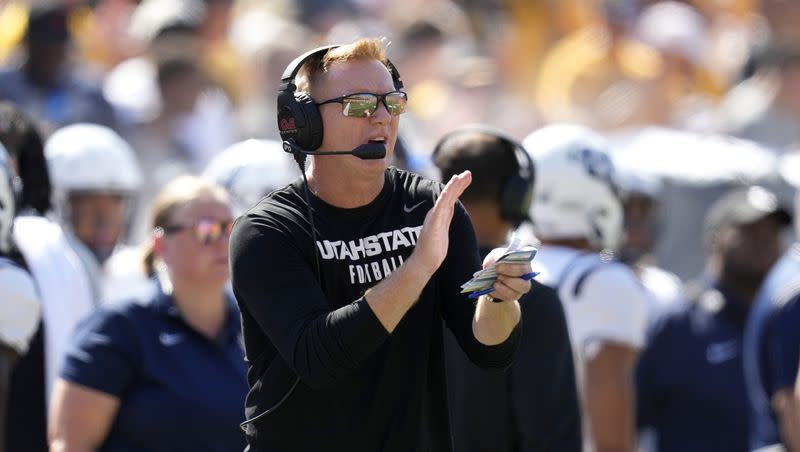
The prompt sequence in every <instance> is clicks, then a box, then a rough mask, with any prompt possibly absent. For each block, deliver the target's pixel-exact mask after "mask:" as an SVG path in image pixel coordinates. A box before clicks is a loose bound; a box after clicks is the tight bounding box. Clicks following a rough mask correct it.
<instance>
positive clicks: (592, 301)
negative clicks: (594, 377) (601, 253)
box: [568, 264, 647, 355]
mask: <svg viewBox="0 0 800 452" xmlns="http://www.w3.org/2000/svg"><path fill="white" fill-rule="evenodd" d="M590 271H591V273H590V274H588V275H586V277H585V281H584V285H583V287H582V288H581V293H580V295H579V296H578V297H577V298H576V299H575V300H574V301H573V302H571V303H570V306H569V307H568V309H570V310H571V311H572V314H573V315H571V316H570V322H572V324H571V325H570V327H571V333H572V334H573V335H574V336H575V337H574V338H573V340H574V342H575V343H576V344H579V345H580V347H581V350H582V352H583V353H586V354H588V355H591V354H592V353H591V351H592V350H594V349H596V348H597V346H598V345H599V344H601V343H603V342H613V343H617V344H623V345H628V346H630V347H633V348H636V349H639V348H641V347H642V345H643V344H644V339H645V331H646V329H647V315H646V309H647V301H646V298H645V296H646V295H645V292H644V288H643V287H642V286H641V284H639V282H638V281H637V280H636V277H635V276H634V275H633V273H632V272H631V271H630V269H629V268H628V267H626V266H624V265H622V264H608V265H601V266H600V267H598V268H596V269H595V270H590Z"/></svg>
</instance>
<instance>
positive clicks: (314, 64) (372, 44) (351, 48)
mask: <svg viewBox="0 0 800 452" xmlns="http://www.w3.org/2000/svg"><path fill="white" fill-rule="evenodd" d="M388 45H389V41H388V40H386V38H365V39H359V40H358V41H356V42H354V43H352V44H348V45H344V46H341V47H337V48H335V49H333V50H330V51H328V52H326V53H325V54H324V55H322V56H317V57H314V58H310V59H308V60H307V61H306V62H305V63H304V64H303V66H302V67H301V68H300V71H299V72H298V75H297V78H296V80H297V91H304V92H307V93H309V94H311V93H313V88H314V85H315V84H317V83H318V82H319V80H320V76H321V75H322V74H324V73H325V72H327V71H328V69H329V68H330V67H331V65H332V64H333V63H338V62H346V61H354V60H378V61H380V62H381V63H383V64H384V65H385V64H387V62H388V59H387V57H386V48H387V47H388Z"/></svg>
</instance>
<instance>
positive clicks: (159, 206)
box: [144, 175, 229, 276]
mask: <svg viewBox="0 0 800 452" xmlns="http://www.w3.org/2000/svg"><path fill="white" fill-rule="evenodd" d="M199 199H213V200H217V201H220V202H223V203H225V204H229V198H228V192H227V191H225V189H224V188H222V187H220V186H219V185H216V184H214V183H213V182H210V181H208V180H206V179H203V178H201V177H197V176H188V175H185V176H179V177H177V178H175V179H173V180H172V181H171V182H170V183H168V184H167V185H166V186H164V188H162V189H161V191H160V192H159V193H158V195H157V196H156V198H155V200H153V205H152V208H151V211H150V226H151V230H152V231H157V230H159V228H160V229H161V230H163V229H164V228H166V227H167V226H169V225H170V224H172V221H173V219H174V217H175V212H177V211H178V210H179V209H180V208H181V207H183V206H185V205H187V204H189V203H191V202H192V201H196V200H199ZM147 246H148V248H147V249H146V250H145V254H144V270H145V273H146V274H147V275H148V276H153V275H154V274H155V270H156V269H155V252H154V250H153V244H152V242H151V243H149V244H148V245H147Z"/></svg>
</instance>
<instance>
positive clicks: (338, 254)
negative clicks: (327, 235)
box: [317, 225, 422, 284]
mask: <svg viewBox="0 0 800 452" xmlns="http://www.w3.org/2000/svg"><path fill="white" fill-rule="evenodd" d="M421 230H422V226H421V225H420V226H415V227H405V228H402V229H395V230H393V231H386V232H380V233H378V234H374V235H370V236H367V237H363V238H359V239H355V240H349V241H344V240H335V241H329V240H321V241H319V240H318V241H317V248H319V252H320V256H321V257H322V259H325V260H331V259H336V260H348V261H351V262H355V261H359V260H361V259H365V258H367V257H374V256H379V255H385V254H387V253H391V252H393V251H397V250H400V249H404V248H412V247H414V245H416V244H417V238H419V233H420V231H421ZM395 254H397V255H394V256H385V257H383V258H381V259H375V260H373V261H370V262H364V263H358V264H351V265H350V266H349V274H350V283H351V284H364V283H371V282H375V281H380V280H381V279H383V278H385V277H387V276H389V274H390V273H391V272H392V271H393V270H394V269H396V268H397V267H399V266H400V265H402V263H403V256H402V255H400V253H395ZM402 254H405V253H402Z"/></svg>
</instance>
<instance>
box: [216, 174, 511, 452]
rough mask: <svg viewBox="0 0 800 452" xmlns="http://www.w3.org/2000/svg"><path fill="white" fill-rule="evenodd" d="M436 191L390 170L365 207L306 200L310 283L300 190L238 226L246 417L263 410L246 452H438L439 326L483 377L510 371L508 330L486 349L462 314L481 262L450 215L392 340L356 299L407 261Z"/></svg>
mask: <svg viewBox="0 0 800 452" xmlns="http://www.w3.org/2000/svg"><path fill="white" fill-rule="evenodd" d="M441 188H442V186H441V185H440V184H438V183H435V182H432V181H429V180H426V179H423V178H422V177H420V176H417V175H414V174H411V173H408V172H405V171H401V170H397V169H395V168H390V169H388V170H387V171H386V179H385V184H384V188H383V190H382V191H381V193H380V194H379V195H378V196H377V197H376V198H375V200H373V201H372V202H371V203H369V204H367V205H365V206H362V207H358V208H354V209H342V208H336V207H334V206H331V205H329V204H327V203H325V202H324V201H322V200H321V199H319V198H317V197H315V196H313V195H311V207H312V209H313V218H314V225H315V227H316V231H317V234H316V247H317V249H316V252H317V253H318V255H319V274H317V271H316V264H315V257H314V251H315V250H314V245H315V244H314V243H313V238H312V234H311V229H310V228H311V223H310V222H309V221H308V214H307V210H306V209H307V205H306V202H305V200H304V195H303V190H304V188H303V186H302V182H301V181H300V180H298V181H296V182H295V183H293V184H291V185H289V186H288V187H286V188H284V189H282V190H279V191H276V192H273V193H272V194H270V195H269V196H268V197H266V198H265V199H264V200H262V202H261V203H259V204H258V205H257V206H255V207H254V208H253V209H251V210H250V211H249V212H248V213H246V214H245V215H244V216H243V217H241V218H240V219H239V220H238V221H237V223H236V225H235V227H234V231H233V235H232V237H231V263H232V276H233V287H234V292H235V294H236V298H237V300H238V303H239V307H240V310H241V312H242V324H243V333H244V340H245V348H246V354H247V359H248V361H249V363H250V368H249V372H248V380H249V384H250V392H249V394H248V396H247V401H246V406H245V413H246V415H247V418H248V419H252V418H254V417H255V416H258V415H259V414H261V413H263V412H265V411H266V410H269V409H271V408H274V410H273V411H271V412H270V413H269V414H267V415H266V416H263V417H262V418H259V419H258V420H257V421H255V422H253V423H251V424H250V425H248V426H247V429H246V432H247V436H248V441H249V442H250V446H251V450H254V451H273V450H281V451H292V450H298V451H306V450H308V451H317V450H347V451H362V450H363V451H370V452H373V451H395V450H396V451H410V450H414V451H429V450H430V451H439V450H450V449H451V447H452V446H451V444H450V443H451V441H450V432H449V420H448V409H447V397H446V386H445V378H444V362H443V344H442V323H443V322H442V320H443V319H444V323H446V324H447V326H448V327H449V328H450V329H451V331H453V334H454V336H455V337H456V339H457V340H458V342H459V344H460V345H461V347H462V349H463V350H464V351H465V352H466V354H467V356H469V357H470V359H471V360H472V361H473V362H475V363H476V364H478V365H480V366H482V367H498V368H502V367H505V366H507V365H509V364H510V363H511V360H512V357H513V353H514V350H515V348H516V345H517V342H518V339H519V335H520V330H521V328H520V327H517V328H515V329H514V331H513V333H512V334H511V336H510V337H509V339H508V340H506V341H505V342H504V343H502V344H499V345H496V346H485V345H483V344H481V343H480V342H478V341H477V340H476V339H475V337H474V335H473V333H472V317H473V315H474V310H475V305H474V303H473V302H472V300H469V299H468V298H467V297H466V296H464V295H463V294H460V285H461V283H463V282H464V281H466V280H468V279H469V278H470V277H471V276H472V273H473V272H474V271H475V270H477V269H478V268H479V267H480V262H479V258H478V250H477V244H476V240H475V234H474V230H473V228H472V224H471V223H470V221H469V217H468V215H467V214H466V211H465V210H464V209H463V206H461V205H460V204H458V205H457V208H456V209H455V214H454V217H453V220H452V223H451V227H450V242H449V243H450V247H449V251H448V254H447V257H446V258H445V261H444V262H443V264H442V265H441V267H440V268H439V270H438V271H437V272H436V273H435V274H434V276H433V277H432V278H431V280H430V281H429V282H428V284H427V285H426V286H425V288H424V289H423V291H422V293H421V295H420V297H419V300H418V301H417V303H416V304H415V305H414V306H413V307H412V308H411V309H410V310H409V311H408V312H407V313H406V315H405V317H404V318H403V320H402V321H401V322H400V323H399V324H398V325H397V327H396V328H395V330H394V332H393V333H392V334H389V333H388V332H387V331H386V330H385V329H384V328H383V326H382V325H381V323H380V321H379V320H378V318H377V317H376V316H375V314H374V313H373V312H372V310H371V308H370V307H369V305H368V304H367V303H366V301H365V300H364V298H363V295H364V292H365V291H366V290H367V289H369V288H370V287H372V286H374V285H375V284H377V283H379V282H380V281H381V280H382V279H384V278H386V277H387V276H388V275H389V274H390V273H391V272H392V271H393V270H394V269H396V268H397V267H399V266H400V265H402V263H403V262H404V261H405V260H406V259H407V258H408V257H409V256H410V255H411V252H412V251H413V249H414V246H415V244H416V240H417V237H418V236H419V233H420V230H421V229H422V223H423V220H424V218H425V215H426V213H427V212H428V210H430V208H431V207H433V203H434V201H435V200H436V198H437V197H438V196H439V194H440V193H441ZM298 377H299V382H298V381H297V378H298ZM292 388H293V389H292ZM287 394H288V396H287ZM276 406H277V407H276Z"/></svg>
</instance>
